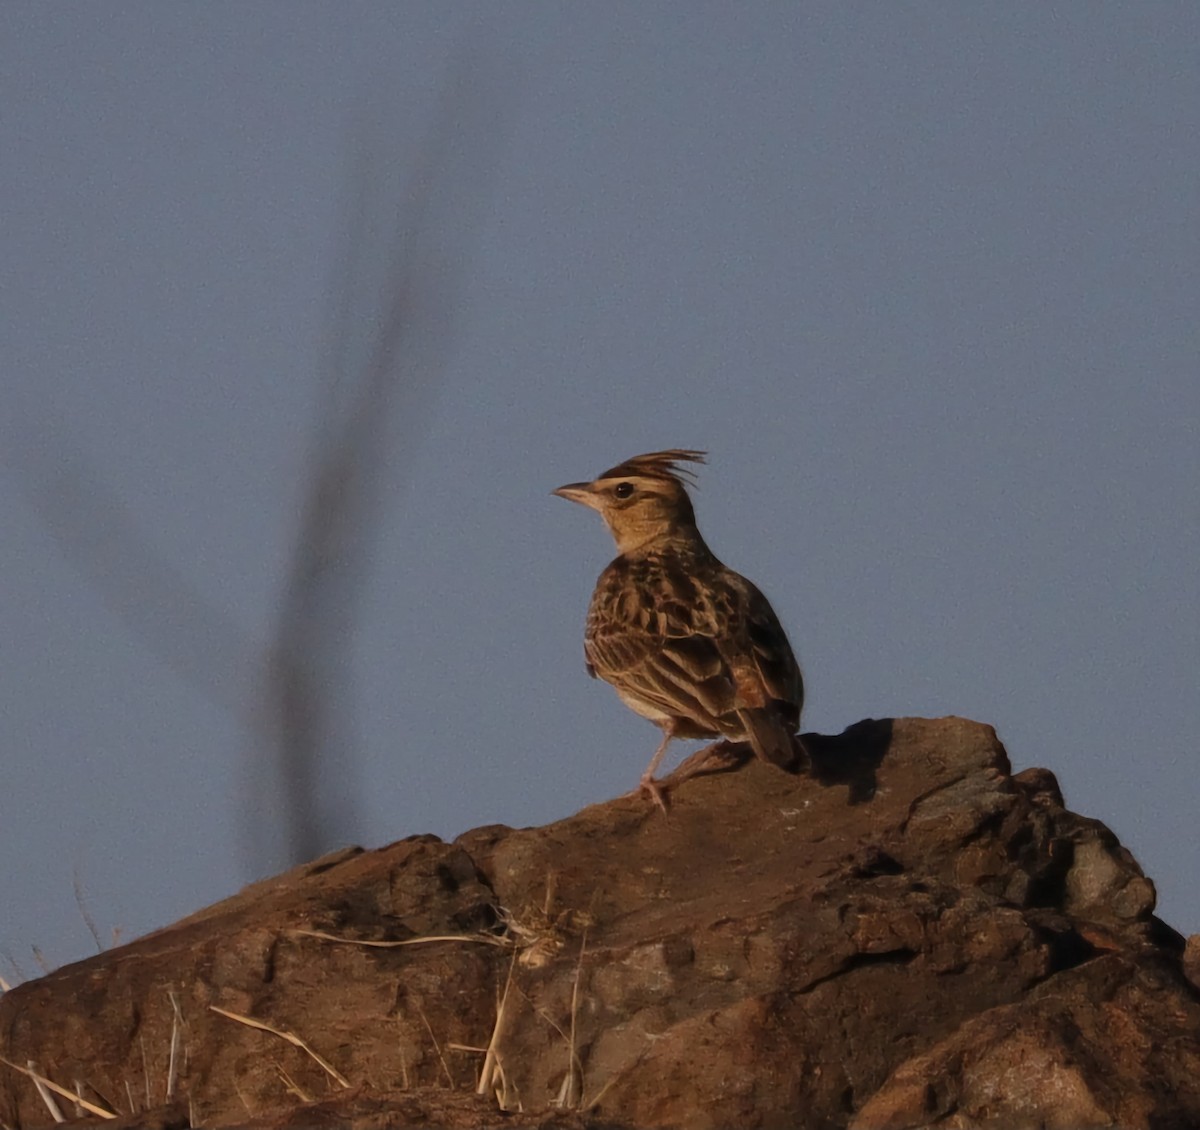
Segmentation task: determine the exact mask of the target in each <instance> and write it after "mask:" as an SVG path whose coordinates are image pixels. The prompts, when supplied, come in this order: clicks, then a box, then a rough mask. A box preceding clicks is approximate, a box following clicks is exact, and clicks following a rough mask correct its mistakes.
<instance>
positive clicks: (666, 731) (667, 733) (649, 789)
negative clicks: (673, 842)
mask: <svg viewBox="0 0 1200 1130" xmlns="http://www.w3.org/2000/svg"><path fill="white" fill-rule="evenodd" d="M674 736H675V723H674V722H668V723H666V725H664V726H663V739H662V741H661V742H659V743H658V749H656V750H655V751H654V756H653V757H652V758H650V764H649V765H647V766H646V772H645V773H643V774H642V779H641V782H640V783H639V785H638V791H639V792H643V793H648V794H649V795H650V799H651V800H653V801H654V803H655V804H657V805H658V807H659V808H661V809H662V810H663V812H666V811H667V802H666V800H664V799H663V792H662V789H661V788H660V787H659V784H658V782H657V781H656V780H655V779H654V770H655V769H657V768H658V766H659V764H660V763H661V761H662V759H663V756H664V754H666V752H667V746H669V745H670V744H671V739H672V738H673V737H674Z"/></svg>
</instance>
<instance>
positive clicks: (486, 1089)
mask: <svg viewBox="0 0 1200 1130" xmlns="http://www.w3.org/2000/svg"><path fill="white" fill-rule="evenodd" d="M516 968H517V955H516V954H515V953H514V954H513V959H512V961H510V962H509V965H508V977H507V978H506V979H505V982H504V993H503V995H502V996H501V997H500V1004H499V1005H498V1006H497V1008H496V1023H495V1024H493V1025H492V1038H491V1039H490V1040H488V1046H487V1050H486V1051H485V1053H484V1056H483V1067H482V1068H481V1069H480V1072H479V1083H478V1085H477V1086H476V1087H475V1093H476V1094H477V1095H486V1094H488V1093H490V1092H492V1091H493V1090H494V1089H495V1084H496V1082H497V1073H498V1072H500V1071H501V1070H502V1069H501V1068H500V1037H501V1036H502V1035H503V1034H504V1023H505V1021H506V1020H507V1019H508V998H509V993H510V991H511V989H512V983H513V973H514V971H515V970H516ZM503 1090H504V1091H507V1088H506V1087H505V1088H503ZM499 1097H500V1095H499V1094H497V1098H499ZM504 1109H506V1108H505V1107H504V1106H503V1105H502V1106H501V1110H504Z"/></svg>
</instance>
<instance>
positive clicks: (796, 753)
mask: <svg viewBox="0 0 1200 1130" xmlns="http://www.w3.org/2000/svg"><path fill="white" fill-rule="evenodd" d="M737 716H738V721H739V722H741V724H742V726H743V727H744V728H745V731H746V740H747V741H748V742H749V743H750V746H751V748H752V749H753V750H754V752H755V754H756V755H757V756H758V757H760V758H761V759H762V760H763V761H769V762H770V763H771V764H772V765H778V766H779V768H780V769H796V768H804V767H805V766H806V765H807V764H808V761H809V758H808V751H807V750H806V749H805V748H804V743H803V742H802V741H801V740H800V738H799V736H798V735H797V734H794V733H792V731H791V729H790V728H789V727H788V726H787V725H785V723H784V721H783V719H781V718H780V717H779V715H777V714H775V713H774V712H773V711H771V710H766V709H763V708H761V707H759V708H757V709H750V710H739V711H738V712H737Z"/></svg>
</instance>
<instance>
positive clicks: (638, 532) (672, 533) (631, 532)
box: [553, 448, 704, 553]
mask: <svg viewBox="0 0 1200 1130" xmlns="http://www.w3.org/2000/svg"><path fill="white" fill-rule="evenodd" d="M703 462H704V452H703V451H689V450H682V449H678V448H673V449H672V450H670V451H652V452H650V453H648V454H646V455H635V456H634V457H633V458H632V459H626V460H625V462H624V463H621V464H619V465H618V466H616V467H613V468H612V469H611V470H608V471H605V472H604V474H602V475H600V476H598V477H597V478H595V479H593V480H592V481H591V482H590V483H568V484H567V485H566V486H563V487H559V488H558V490H556V491H554V492H553V493H554V494H556V495H558V497H559V498H565V499H567V500H568V501H570V502H578V503H580V504H582V505H583V506H590V507H591V508H592V509H593V510H595V511H597V512H598V513H599V514H600V517H602V518H603V519H604V521H605V522H606V523H607V525H608V528H609V529H610V530H611V531H612V535H613V538H614V539H615V540H616V543H617V552H618V553H631V552H633V551H634V550H637V549H641V548H643V547H644V546H647V545H650V544H651V543H652V542H656V541H664V540H670V539H671V538H678V537H685V538H698V537H699V534H698V533H697V531H696V514H695V511H693V510H692V501H691V499H690V498H688V493H687V490H686V489H685V486H684V481H685V476H688V477H691V476H692V472H691V470H690V469H688V468H684V467H680V466H679V464H680V463H703Z"/></svg>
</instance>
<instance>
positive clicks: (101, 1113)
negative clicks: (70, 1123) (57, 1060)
mask: <svg viewBox="0 0 1200 1130" xmlns="http://www.w3.org/2000/svg"><path fill="white" fill-rule="evenodd" d="M0 1063H3V1064H5V1065H7V1066H8V1067H11V1068H12V1069H13V1070H14V1071H19V1072H20V1073H21V1074H22V1075H24V1076H25V1077H26V1078H28V1079H31V1080H32V1081H33V1085H34V1086H35V1087H36V1088H37V1091H38V1094H39V1095H41V1096H42V1101H43V1102H45V1103H46V1106H47V1107H48V1108H49V1110H50V1113H51V1115H54V1116H55V1117H54V1120H55V1122H63V1121H65V1120H64V1119H63V1117H62V1114H61V1112H58V1113H57V1115H55V1112H56V1111H58V1104H57V1103H55V1102H54V1100H53V1099H52V1098H51V1097H50V1095H49V1094H48V1092H50V1091H53V1092H54V1094H56V1095H60V1096H61V1097H62V1098H64V1099H69V1100H70V1101H71V1102H73V1103H76V1104H78V1105H79V1106H81V1107H82V1108H83V1109H84V1110H86V1111H87V1112H88V1114H94V1115H96V1116H97V1117H99V1118H116V1117H117V1116H116V1114H115V1113H114V1112H113V1111H111V1110H107V1109H105V1108H104V1107H102V1106H97V1105H96V1104H95V1103H90V1102H88V1101H87V1099H85V1098H84V1097H83V1096H82V1095H80V1094H78V1093H77V1092H75V1091H72V1090H69V1089H68V1088H66V1087H60V1086H59V1085H58V1084H57V1083H55V1082H54V1080H53V1079H50V1078H48V1077H47V1076H45V1075H43V1074H42V1073H41V1072H40V1071H37V1070H35V1069H34V1067H33V1065H32V1063H31V1064H30V1066H29V1067H22V1066H21V1065H20V1064H19V1063H13V1061H12V1060H11V1059H5V1058H4V1057H3V1056H0Z"/></svg>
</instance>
